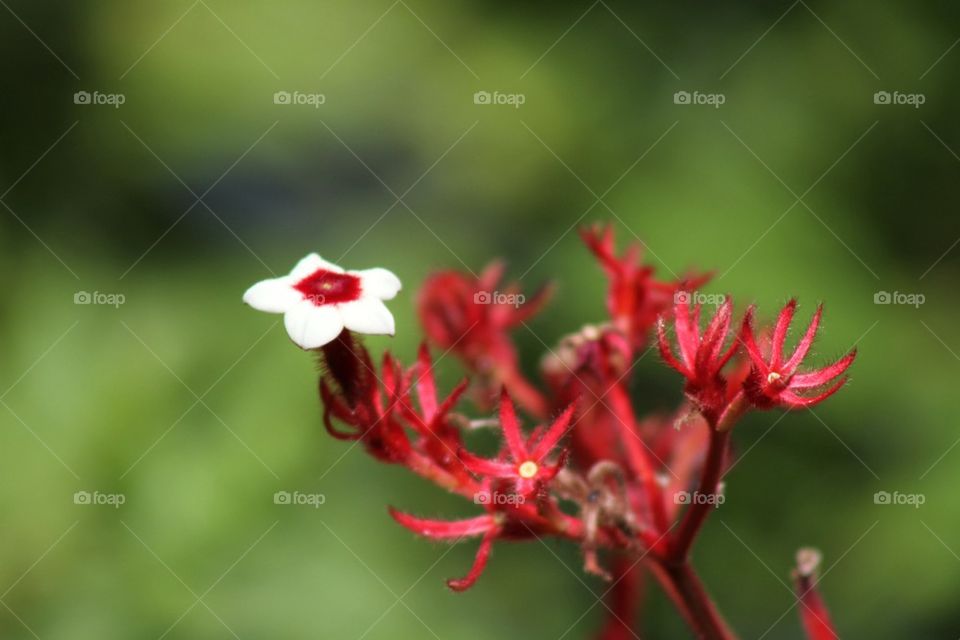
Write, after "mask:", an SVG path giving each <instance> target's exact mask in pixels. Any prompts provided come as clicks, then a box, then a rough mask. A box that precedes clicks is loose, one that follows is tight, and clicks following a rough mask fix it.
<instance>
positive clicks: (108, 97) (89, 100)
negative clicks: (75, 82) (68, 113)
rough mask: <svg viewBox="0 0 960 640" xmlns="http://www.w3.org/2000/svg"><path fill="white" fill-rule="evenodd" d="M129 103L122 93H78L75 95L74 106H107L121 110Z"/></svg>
mask: <svg viewBox="0 0 960 640" xmlns="http://www.w3.org/2000/svg"><path fill="white" fill-rule="evenodd" d="M126 101H127V96H125V95H124V94H122V93H101V92H99V91H92V92H91V91H77V92H76V93H74V94H73V104H82V105H107V106H111V107H113V108H114V109H119V108H120V105H122V104H123V103H124V102H126Z"/></svg>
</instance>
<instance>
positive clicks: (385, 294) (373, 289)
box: [350, 267, 400, 300]
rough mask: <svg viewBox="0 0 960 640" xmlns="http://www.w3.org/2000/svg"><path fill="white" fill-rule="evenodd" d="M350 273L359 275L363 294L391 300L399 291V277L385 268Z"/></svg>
mask: <svg viewBox="0 0 960 640" xmlns="http://www.w3.org/2000/svg"><path fill="white" fill-rule="evenodd" d="M350 273H351V274H352V275H355V276H359V277H360V286H361V287H362V289H363V293H364V294H365V295H370V296H376V297H377V298H380V299H381V300H391V299H393V298H394V297H395V296H396V295H397V292H398V291H400V278H398V277H397V276H395V275H394V274H393V272H392V271H388V270H387V269H381V268H380V267H377V268H375V269H362V270H360V271H351V272H350Z"/></svg>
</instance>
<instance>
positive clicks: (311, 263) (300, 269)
mask: <svg viewBox="0 0 960 640" xmlns="http://www.w3.org/2000/svg"><path fill="white" fill-rule="evenodd" d="M317 269H326V270H327V271H333V272H334V273H343V269H341V268H340V267H338V266H337V265H335V264H333V263H332V262H327V261H326V260H324V259H323V258H321V257H320V256H319V255H318V254H316V253H311V254H310V255H308V256H307V257H306V258H304V259H303V260H301V261H300V262H298V263H297V266H295V267H294V268H293V271H291V272H290V277H291V278H293V279H294V280H295V281H299V280H303V279H304V278H306V277H307V276H308V275H310V274H311V273H313V272H314V271H316V270H317Z"/></svg>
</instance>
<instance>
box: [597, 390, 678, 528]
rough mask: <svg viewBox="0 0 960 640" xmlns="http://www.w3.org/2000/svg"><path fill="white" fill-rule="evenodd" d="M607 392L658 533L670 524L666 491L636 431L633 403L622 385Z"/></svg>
mask: <svg viewBox="0 0 960 640" xmlns="http://www.w3.org/2000/svg"><path fill="white" fill-rule="evenodd" d="M608 393H609V394H610V399H611V401H612V402H613V405H614V406H613V410H612V411H611V413H612V414H613V416H614V419H615V420H616V422H617V426H618V427H619V428H620V433H621V438H620V439H621V441H622V442H623V445H624V447H626V450H627V458H628V459H629V461H630V466H631V467H632V468H633V472H634V473H635V474H636V475H637V477H638V478H639V480H640V484H641V485H642V486H643V488H644V490H645V491H646V494H647V501H648V502H649V503H650V509H651V511H652V513H653V522H654V527H655V529H656V530H657V531H658V532H663V531H666V530H667V528H668V527H669V524H668V518H667V512H666V508H665V505H664V504H663V494H662V492H661V491H660V487H659V485H658V484H657V479H656V477H655V476H654V474H653V468H652V464H651V462H650V457H649V454H648V452H647V450H646V448H645V447H644V445H643V442H642V441H641V440H640V435H639V434H638V433H637V428H636V424H637V420H636V417H635V416H634V413H633V405H632V404H631V403H630V399H629V398H628V397H627V392H626V391H625V390H624V388H623V386H622V385H621V384H615V385H613V387H611V388H610V390H609V391H608ZM601 400H602V399H601Z"/></svg>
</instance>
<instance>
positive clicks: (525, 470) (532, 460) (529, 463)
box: [460, 389, 576, 498]
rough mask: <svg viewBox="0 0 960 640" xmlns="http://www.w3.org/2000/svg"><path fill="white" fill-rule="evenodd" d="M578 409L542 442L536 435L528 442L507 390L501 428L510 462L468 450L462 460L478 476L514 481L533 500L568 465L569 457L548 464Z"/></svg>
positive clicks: (555, 425) (549, 430)
mask: <svg viewBox="0 0 960 640" xmlns="http://www.w3.org/2000/svg"><path fill="white" fill-rule="evenodd" d="M575 408H576V403H572V404H570V406H569V407H567V409H566V410H565V411H564V412H563V413H561V414H560V416H559V417H558V418H557V419H556V420H554V422H553V424H552V425H550V427H549V428H547V430H546V431H545V432H544V433H543V435H542V437H540V438H539V440H538V434H537V433H536V432H534V433H533V434H532V435H531V436H530V437H529V438H528V439H527V440H526V441H524V439H523V434H522V433H521V431H520V422H519V421H518V420H517V414H516V412H515V411H514V408H513V402H512V401H511V400H510V396H509V395H508V394H507V391H506V389H504V390H503V391H502V392H501V394H500V425H501V428H502V429H503V436H504V439H505V440H506V444H507V452H508V453H509V460H504V459H498V460H487V459H485V458H479V457H477V456H475V455H473V454H472V453H470V452H468V451H466V450H462V451H461V452H460V459H461V460H462V461H463V463H464V464H465V465H466V467H467V469H469V470H470V471H472V472H474V473H476V474H478V475H481V476H486V477H489V478H502V479H510V480H512V481H513V484H514V490H515V491H516V492H517V494H518V495H520V496H523V497H524V498H527V497H530V496H532V495H534V494H535V493H536V492H537V490H538V488H539V487H540V486H541V485H542V484H543V483H544V482H549V481H550V480H552V479H553V478H554V476H556V475H557V472H559V471H560V469H561V468H563V465H564V462H565V461H566V454H565V453H564V454H561V455H560V459H559V460H558V461H557V462H556V463H554V464H548V463H547V462H546V458H547V456H548V455H549V454H550V451H551V450H552V449H553V448H554V446H556V444H557V443H558V442H559V441H560V439H561V438H562V437H563V436H564V434H565V433H566V432H567V427H569V426H570V419H571V418H572V417H573V411H574V409H575Z"/></svg>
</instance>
